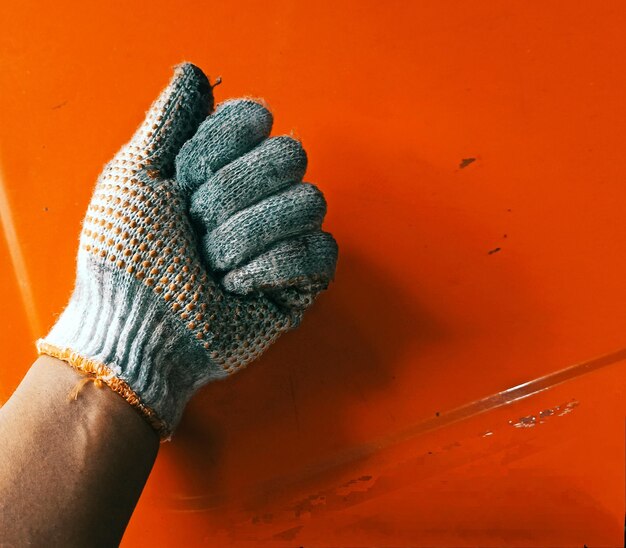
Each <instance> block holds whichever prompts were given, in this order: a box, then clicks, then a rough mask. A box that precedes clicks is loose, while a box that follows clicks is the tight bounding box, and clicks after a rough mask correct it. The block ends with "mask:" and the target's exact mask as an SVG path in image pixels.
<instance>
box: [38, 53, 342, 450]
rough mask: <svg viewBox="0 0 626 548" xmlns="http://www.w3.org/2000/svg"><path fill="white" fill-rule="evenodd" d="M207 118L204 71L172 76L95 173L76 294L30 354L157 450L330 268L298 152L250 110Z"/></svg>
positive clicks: (279, 327) (317, 197) (257, 350)
mask: <svg viewBox="0 0 626 548" xmlns="http://www.w3.org/2000/svg"><path fill="white" fill-rule="evenodd" d="M212 108H213V95H212V88H211V85H210V83H209V81H208V80H207V78H206V76H205V75H204V74H203V73H202V71H201V70H200V69H198V68H197V67H195V66H193V65H191V64H184V65H181V66H179V67H177V69H176V72H175V75H174V77H173V79H172V81H171V82H170V84H169V85H168V87H167V88H166V89H165V90H164V91H163V92H162V94H161V95H160V97H159V98H158V99H157V101H156V102H155V103H154V104H153V106H152V107H151V109H150V111H149V112H148V114H147V116H146V119H145V121H144V122H143V123H142V125H141V126H140V127H139V129H138V130H137V132H136V133H135V135H134V136H133V138H132V139H131V141H130V142H129V143H128V144H127V145H125V146H124V147H123V148H122V149H121V150H120V151H119V152H118V153H117V155H116V156H115V157H114V158H113V160H112V161H111V162H109V163H108V164H107V165H106V166H105V168H104V170H103V172H102V174H101V175H100V177H99V179H98V182H97V185H96V188H95V191H94V194H93V197H92V199H91V202H90V204H89V207H88V209H87V214H86V216H85V219H84V221H83V228H82V233H81V236H80V244H79V251H78V257H77V272H76V283H75V288H74V291H73V293H72V296H71V298H70V301H69V304H68V305H67V307H66V309H65V310H64V311H63V313H62V314H61V316H60V317H59V319H58V321H57V323H56V324H55V325H54V327H53V328H52V330H51V331H50V333H49V334H48V335H47V337H45V338H44V339H42V340H40V341H38V350H39V352H40V353H44V354H48V355H51V356H54V357H57V358H60V359H62V360H65V361H67V362H69V363H70V364H71V365H72V366H73V367H75V368H76V369H78V370H80V371H83V372H84V373H86V374H88V375H91V376H93V377H94V378H96V379H99V380H100V381H102V382H104V383H106V384H107V385H108V386H109V387H110V388H111V389H113V390H114V391H115V392H117V393H118V394H120V395H121V396H122V397H124V398H125V399H126V400H127V401H128V402H129V403H130V404H131V405H133V406H134V407H135V408H137V409H138V410H139V411H140V412H141V413H142V414H143V415H144V416H145V417H146V418H147V419H148V420H149V422H150V423H151V424H152V425H153V426H154V428H155V429H156V430H157V431H158V433H159V434H160V435H161V437H162V438H164V439H169V437H170V436H171V433H172V431H173V430H174V428H175V427H176V425H177V424H178V422H179V420H180V417H181V414H182V411H183V409H184V407H185V405H186V403H187V401H188V400H189V398H190V397H191V396H192V394H193V393H194V392H195V391H196V390H198V388H200V387H201V386H202V385H204V384H206V383H207V382H210V381H212V380H215V379H220V378H224V377H226V376H227V375H229V374H231V373H234V372H235V371H237V370H238V369H240V368H241V367H243V366H245V365H247V364H248V363H250V362H251V361H253V360H254V359H255V358H257V357H258V356H259V355H260V354H261V353H263V352H264V351H265V350H266V349H267V348H268V346H269V345H270V344H272V343H273V342H274V341H275V340H276V339H277V338H278V337H279V336H280V335H281V334H282V333H284V332H285V331H288V330H290V329H292V328H294V327H296V326H297V325H298V323H299V322H300V319H301V318H302V315H303V313H304V310H305V309H306V308H307V307H309V306H310V305H311V303H312V302H313V300H314V299H315V297H316V296H317V294H318V293H319V292H320V291H322V290H323V289H325V288H326V287H327V286H328V283H329V281H330V280H332V278H333V276H334V270H335V264H336V260H337V245H336V243H335V241H334V239H333V238H332V236H331V235H330V234H328V233H325V232H322V231H321V230H320V226H321V222H322V219H323V217H324V214H325V202H324V199H323V196H322V194H321V193H320V192H319V190H317V189H316V188H315V187H314V186H313V185H310V184H308V183H302V182H301V179H302V176H303V175H304V172H305V169H306V155H305V153H304V151H303V149H302V147H301V146H300V144H299V143H298V142H297V141H295V140H293V139H291V138H289V137H278V138H270V139H268V138H267V136H268V135H269V132H270V129H271V125H272V116H271V114H270V113H269V111H268V110H267V109H266V108H265V107H264V106H262V105H261V104H259V103H257V102H254V101H251V100H238V101H227V102H225V103H223V104H222V105H220V106H219V107H218V108H217V110H216V111H215V112H214V113H213V114H211V115H210V116H208V118H206V121H204V122H203V123H202V124H201V122H202V121H203V120H204V119H205V117H206V116H207V114H208V113H209V112H210V111H211V109H212ZM194 134H195V136H194ZM190 138H191V139H190ZM186 141H187V142H186ZM185 142H186V144H185ZM183 144H184V146H183ZM181 147H182V150H181ZM179 151H180V153H179ZM177 155H178V157H177ZM175 173H176V177H175V178H174V175H175ZM190 213H191V216H190Z"/></svg>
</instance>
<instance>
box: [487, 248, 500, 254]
mask: <svg viewBox="0 0 626 548" xmlns="http://www.w3.org/2000/svg"><path fill="white" fill-rule="evenodd" d="M501 249H502V248H501V247H496V248H494V249H492V250H490V251H489V255H493V254H494V253H497V252H498V251H500V250H501Z"/></svg>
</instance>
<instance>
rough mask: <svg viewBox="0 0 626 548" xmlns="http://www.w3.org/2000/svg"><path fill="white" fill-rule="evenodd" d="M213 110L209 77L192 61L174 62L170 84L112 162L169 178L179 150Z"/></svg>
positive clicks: (154, 175)
mask: <svg viewBox="0 0 626 548" xmlns="http://www.w3.org/2000/svg"><path fill="white" fill-rule="evenodd" d="M212 110H213V89H212V86H211V83H210V82H209V79H208V78H207V77H206V76H205V74H204V73H203V72H202V70H200V69H199V68H198V67H196V66H195V65H192V64H191V63H182V64H180V65H177V66H176V67H175V70H174V75H173V76H172V79H171V80H170V82H169V84H168V85H167V87H166V88H165V89H164V90H163V91H162V92H161V94H160V95H159V97H158V98H157V100H156V101H155V102H154V103H153V104H152V106H151V107H150V110H148V112H147V113H146V117H145V119H144V121H143V122H142V123H141V125H140V126H139V128H138V129H137V131H136V132H135V134H134V135H133V137H132V139H131V140H130V141H129V142H128V144H127V145H125V146H124V147H123V148H122V150H120V152H119V153H118V154H117V155H116V157H115V158H114V159H113V164H114V165H115V167H122V168H126V169H129V170H130V171H136V170H141V171H143V170H145V171H147V172H148V174H149V175H150V176H151V177H152V178H160V179H165V178H170V177H172V176H173V175H174V170H175V168H174V161H175V158H176V155H177V154H178V151H179V150H180V148H181V147H182V146H183V144H184V143H185V141H187V140H188V139H190V138H191V137H192V136H193V135H194V133H195V132H196V130H197V129H198V126H199V125H200V123H201V122H202V121H203V120H204V119H205V118H206V117H207V116H208V115H209V113H210V112H211V111H212Z"/></svg>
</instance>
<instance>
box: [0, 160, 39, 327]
mask: <svg viewBox="0 0 626 548" xmlns="http://www.w3.org/2000/svg"><path fill="white" fill-rule="evenodd" d="M0 223H2V231H3V232H4V237H5V238H6V242H7V246H8V248H9V254H10V256H11V265H12V266H13V272H14V274H15V278H16V279H17V286H18V288H19V292H20V297H21V299H22V305H23V306H24V311H25V313H26V319H27V321H28V327H29V328H30V331H31V336H32V338H33V339H36V338H37V337H39V336H40V335H41V328H40V323H39V316H38V314H37V309H36V307H35V300H34V298H33V291H32V287H31V284H30V278H29V276H28V270H27V268H26V262H25V261H24V254H23V253H22V248H21V246H20V241H19V237H18V235H17V230H16V229H15V222H14V220H13V213H12V211H11V205H10V204H9V199H8V196H7V192H6V186H5V180H4V172H3V170H2V164H0Z"/></svg>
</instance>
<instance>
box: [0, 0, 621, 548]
mask: <svg viewBox="0 0 626 548" xmlns="http://www.w3.org/2000/svg"><path fill="white" fill-rule="evenodd" d="M181 6H183V7H181ZM0 21H2V22H3V23H4V24H3V31H2V33H1V34H0V68H1V70H0V121H1V123H0V165H1V166H2V172H3V178H2V184H3V190H2V192H0V201H2V205H1V207H2V209H0V211H1V212H2V213H3V229H4V230H5V235H6V236H7V238H6V239H5V241H2V242H1V245H0V260H1V261H2V263H1V264H2V265H3V266H4V268H2V272H1V273H0V277H1V278H0V281H1V282H2V284H1V287H0V297H1V298H2V303H3V304H2V308H1V309H0V310H1V312H0V314H1V318H2V323H3V329H2V331H1V332H0V343H1V344H2V345H3V347H4V348H7V347H10V348H12V349H14V352H13V353H12V354H10V355H9V356H7V354H6V352H5V359H4V360H3V366H2V367H0V397H2V398H6V397H8V395H9V394H10V393H11V391H12V389H13V388H14V387H15V386H16V384H17V382H18V381H19V378H20V377H21V375H22V374H23V373H24V371H25V370H26V369H27V367H28V366H29V363H30V360H32V358H33V356H34V351H33V346H32V340H33V339H34V338H35V337H36V336H39V335H42V334H43V333H44V331H45V330H46V329H47V328H48V327H49V326H50V325H51V324H52V323H53V321H54V317H55V314H56V313H58V312H59V310H60V309H61V308H62V306H63V305H64V303H65V301H66V299H67V297H68V296H69V292H70V289H71V285H72V281H73V261H74V255H75V252H76V244H77V238H78V231H79V226H80V221H81V218H82V216H83V212H84V209H85V207H86V204H87V202H88V200H89V196H90V192H91V189H92V185H93V183H94V181H95V178H96V176H97V174H98V172H99V171H100V169H101V168H102V166H103V164H104V163H105V162H106V161H107V160H108V159H109V158H110V157H111V155H112V154H113V153H114V152H115V151H116V150H117V148H118V147H119V146H120V145H121V144H122V143H123V142H125V140H126V139H128V138H129V136H130V134H131V132H132V130H133V129H134V127H135V126H136V125H137V124H138V123H139V121H140V120H141V117H142V114H143V112H144V111H145V110H146V109H147V107H148V106H149V104H150V102H151V100H152V99H153V98H154V97H155V96H156V94H157V93H158V91H159V90H160V89H161V87H162V86H163V85H164V84H165V82H166V81H167V79H168V78H169V74H170V68H171V66H172V65H174V64H176V63H178V62H180V61H182V60H189V61H192V62H194V63H196V64H198V65H200V66H201V67H202V68H203V69H204V70H205V71H206V72H207V73H208V74H209V75H211V76H212V77H216V76H218V75H221V76H222V78H223V83H222V84H221V85H220V86H219V87H218V88H216V93H217V99H218V100H223V99H225V98H228V97H234V96H239V95H254V96H262V97H264V98H265V99H266V100H267V101H268V102H269V104H270V106H271V108H272V110H273V112H274V114H275V118H276V126H275V133H283V132H290V131H294V132H295V133H296V134H297V136H299V137H300V138H301V139H302V140H303V143H304V145H305V147H306V149H307V151H308V154H309V158H310V164H309V165H310V167H309V171H308V174H307V178H308V180H310V181H312V182H315V183H316V184H318V185H319V187H320V188H321V189H322V190H323V192H324V193H325V195H326V197H327V200H328V203H329V214H328V217H327V221H326V228H327V229H328V230H330V231H332V232H333V233H334V235H335V236H336V238H337V240H338V241H339V244H340V260H339V265H338V272H337V277H336V281H335V284H334V285H333V286H332V287H331V290H330V291H329V292H328V293H327V294H325V295H324V296H323V297H322V298H320V300H319V301H318V303H317V304H316V306H315V308H314V310H312V311H311V312H310V313H309V314H308V317H307V318H306V319H305V321H304V323H303V325H302V327H301V328H300V329H299V330H298V331H297V332H294V333H291V334H289V335H287V336H285V337H284V339H283V340H281V341H280V343H279V344H277V345H276V346H275V347H273V348H272V349H271V350H270V351H269V352H268V354H267V355H266V356H265V357H264V358H262V359H261V360H260V361H259V363H256V364H254V366H253V367H251V368H249V369H248V370H246V371H244V372H242V373H241V374H239V375H237V376H236V377H235V378H232V379H230V380H228V381H227V382H223V383H220V384H218V385H214V386H211V387H208V388H207V389H206V390H205V391H203V392H202V394H201V395H200V396H198V398H197V399H196V400H195V401H194V402H193V404H192V405H191V407H190V409H189V411H188V413H187V415H186V418H185V420H184V422H183V425H182V427H181V430H180V432H179V435H178V436H177V437H176V438H175V440H174V442H173V443H171V444H169V445H167V446H164V447H163V451H162V453H161V455H160V457H159V460H158V462H157V466H156V469H155V473H154V475H153V477H152V478H151V480H150V482H149V484H148V486H147V490H146V496H145V497H144V499H142V502H141V503H140V506H139V508H138V510H137V512H136V516H135V520H134V522H133V523H132V524H131V526H130V528H129V531H128V535H127V539H126V545H127V546H144V545H153V546H154V545H163V546H167V545H170V546H171V545H176V544H177V543H179V542H182V540H184V541H185V542H186V543H187V545H190V546H191V545H202V544H203V543H206V542H208V541H210V540H211V539H212V540H213V542H214V543H215V545H220V546H227V545H249V546H257V545H260V546H264V545H274V544H277V545H281V546H282V545H285V546H291V545H294V546H295V545H298V546H299V545H315V546H331V545H334V546H337V545H340V546H345V545H358V546H369V545H374V544H378V545H381V544H383V545H394V546H418V545H419V546H422V545H424V546H426V545H429V546H434V545H437V546H450V545H455V546H475V545H478V544H481V545H490V546H491V545H493V546H504V545H507V546H530V545H536V546H545V545H547V544H546V543H548V541H549V542H550V543H551V544H550V545H554V546H556V545H558V546H561V545H563V546H569V545H570V544H569V543H571V545H572V546H573V545H576V546H582V545H583V543H587V544H589V545H591V544H593V543H595V544H596V545H605V546H617V545H619V544H620V543H621V542H622V539H623V515H624V514H623V509H624V506H623V492H624V465H623V462H624V459H623V451H624V450H623V434H624V431H623V424H624V423H623V418H624V404H623V401H624V398H623V388H624V385H625V384H626V383H624V381H625V380H626V379H625V376H626V375H625V368H624V365H623V361H620V360H621V358H619V359H618V358H616V359H614V360H609V362H610V363H611V364H613V365H607V366H606V367H603V368H601V369H599V370H597V371H596V372H594V373H590V374H588V375H586V376H583V377H578V373H577V374H576V375H573V378H572V379H571V380H569V381H568V382H567V383H566V385H565V387H564V386H561V387H560V388H557V389H554V391H549V392H548V395H550V394H553V397H552V396H550V397H547V396H546V395H545V394H543V395H540V396H537V397H533V398H530V399H529V400H525V401H524V402H522V403H519V404H515V405H521V406H522V407H523V406H527V408H520V409H519V413H518V414H517V416H523V415H527V414H529V413H534V412H538V411H539V410H540V407H538V406H540V405H545V406H547V407H548V408H553V407H554V406H556V405H559V404H562V403H563V402H564V401H570V400H571V399H575V400H576V401H579V402H581V403H580V405H579V406H577V407H576V409H575V410H574V411H573V412H572V413H570V414H567V415H564V416H563V417H560V418H558V419H554V420H552V421H551V422H550V423H548V422H546V424H545V425H537V426H536V427H535V428H534V429H531V430H532V434H529V433H528V432H526V431H525V430H524V431H523V430H520V429H515V428H514V427H512V426H511V425H509V424H508V421H509V420H510V419H511V418H514V416H515V415H516V413H513V415H511V416H509V415H510V413H508V412H507V413H508V414H507V413H504V412H503V411H501V410H500V411H499V410H497V409H495V410H493V411H490V412H489V413H487V414H486V415H481V416H480V417H477V416H475V413H474V412H473V411H472V412H471V413H469V415H471V416H470V417H469V418H467V419H466V420H465V422H461V423H455V422H452V421H449V422H445V423H444V425H443V426H444V427H443V428H438V429H437V430H436V432H434V433H433V432H432V431H431V427H433V428H434V427H438V426H441V425H438V424H437V423H436V422H435V423H433V422H432V421H433V420H435V419H434V418H437V415H436V413H439V417H442V416H443V417H445V416H449V415H446V413H447V412H449V411H450V410H452V409H455V408H457V407H459V406H462V405H465V404H468V403H471V402H473V401H475V400H477V399H479V398H481V397H484V396H488V395H490V394H494V393H497V392H499V391H501V390H505V389H507V388H510V387H512V386H516V385H518V384H520V383H523V382H526V381H530V380H532V379H536V378H538V377H541V376H543V375H547V374H549V373H551V372H554V371H556V370H560V369H563V368H565V367H568V366H571V365H573V364H576V363H578V362H582V361H584V360H588V359H594V358H596V357H598V356H600V355H602V354H605V353H607V352H610V351H613V350H617V349H621V348H623V347H624V346H626V328H625V327H626V306H625V303H626V284H624V277H625V275H626V218H625V216H624V214H623V213H624V207H625V205H626V187H625V185H624V173H626V154H624V135H625V130H626V127H625V124H624V120H625V119H626V102H625V100H624V89H625V88H626V70H624V61H625V54H626V42H624V28H626V5H624V4H622V3H620V2H575V3H563V2H556V1H548V2H527V3H518V2H496V1H483V0H481V1H473V2H452V1H438V2H426V1H419V2H417V1H415V2H410V1H405V2H371V1H362V2H357V1H354V0H352V1H348V0H336V1H334V2H296V1H286V0H277V1H269V2H263V3H261V2H250V1H247V0H245V1H240V2H236V3H230V2H229V3H225V2H224V3H211V4H207V3H205V2H195V1H194V2H186V3H182V2H181V3H174V2H165V1H162V0H156V1H152V2H143V1H142V2H119V1H113V2H108V3H107V4H106V7H105V6H104V4H101V3H85V2H72V1H69V0H60V1H57V2H54V3H43V2H34V1H30V0H29V1H25V2H19V3H9V2H4V3H3V4H2V6H0ZM469 158H473V159H474V161H473V162H471V163H468V165H466V166H465V167H461V164H462V162H463V159H469ZM465 163H467V162H465ZM7 212H10V213H11V217H10V218H8V217H7V215H6V213H7ZM496 249H497V250H498V251H495V250H496ZM490 252H491V253H490ZM20 257H22V258H23V261H21V260H20ZM16 273H17V274H18V277H19V280H20V283H19V284H18V281H17V278H18V277H16ZM24 275H26V277H25V276H24ZM20 288H21V289H20ZM13 354H14V355H13ZM576 371H578V370H576ZM583 371H584V368H583V369H581V370H580V371H578V372H579V373H580V372H583ZM566 388H567V389H566ZM559 390H561V391H564V392H563V393H561V392H559ZM546 397H547V399H546V401H543V400H541V401H539V400H537V399H536V398H546ZM561 400H563V401H561ZM516 409H517V408H516ZM533 410H534V411H533ZM512 411H513V410H511V412H512ZM516 412H517V411H516ZM433 417H434V418H433ZM424 421H426V423H424ZM429 421H430V422H429ZM468 421H469V422H468ZM472 421H479V423H480V424H479V423H474V422H472ZM481 421H482V422H481ZM420 424H426V425H427V427H424V428H421V427H420V428H421V430H420V428H418V429H417V430H416V431H415V432H414V434H412V435H411V436H410V438H411V441H410V443H409V442H407V443H408V444H409V446H406V447H405V446H404V445H402V444H400V446H397V444H395V442H394V444H391V442H389V443H387V442H385V441H384V440H386V439H388V437H389V436H391V437H393V436H394V435H395V434H396V433H399V432H404V431H406V430H407V429H408V430H410V429H411V428H413V425H420ZM483 428H484V429H485V430H490V431H491V430H493V432H494V433H495V432H500V435H501V438H500V439H501V440H504V441H500V442H497V443H501V444H503V445H497V443H496V442H494V441H493V438H495V434H494V436H491V435H490V436H487V437H483V436H478V435H477V434H478V433H480V432H481V431H483ZM498 428H500V430H498ZM540 428H541V429H540ZM550 429H551V430H550ZM475 430H476V432H474V431H475ZM428 432H430V433H428ZM474 434H476V437H475V436H474ZM437 436H439V437H437ZM523 436H527V437H523ZM528 436H531V437H530V438H529V437H528ZM440 438H441V439H440ZM381 440H383V441H381ZM455 443H458V444H460V445H454V444H455ZM493 443H496V445H493ZM416 444H417V445H416ZM576 444H578V445H576ZM431 445H432V447H434V448H435V450H432V451H431V453H433V454H437V451H439V453H441V454H442V455H444V458H443V460H442V461H441V462H439V463H438V464H437V465H436V466H435V467H434V468H432V467H431V468H429V467H428V466H427V464H426V463H425V461H424V458H426V457H423V458H422V457H419V455H428V454H429V453H428V451H429V449H428V447H431ZM417 446H419V447H421V449H419V450H418V449H416V447H417ZM364 447H365V448H368V450H367V451H365V453H363V452H362V451H363V448H364ZM442 447H446V448H447V449H441V448H442ZM461 447H463V448H464V449H463V450H461ZM437 448H439V449H437ZM360 451H361V452H360ZM455 451H456V453H455ZM463 451H465V452H463ZM579 452H582V453H585V454H587V455H588V456H589V458H588V459H587V460H585V459H580V458H578V457H580V455H578V453H579ZM573 454H574V455H578V457H577V458H578V460H576V459H575V458H573V457H572V455H573ZM346 455H347V456H346ZM416 455H418V456H417V457H416ZM529 455H531V456H529ZM420 458H421V460H420ZM573 461H575V462H573ZM472 463H473V464H472ZM566 463H569V464H566ZM568 466H569V468H568ZM520 470H521V472H520ZM368 477H369V478H370V479H365V480H363V479H361V480H359V478H368ZM352 480H354V482H353V483H350V481H352ZM345 485H347V487H345ZM485 486H488V487H489V490H488V491H485V488H484V487H485ZM355 490H356V491H355ZM354 492H356V493H357V495H356V496H354ZM320 493H322V494H320ZM342 493H347V494H342ZM359 493H361V494H359ZM563 493H567V496H565V495H564V494H563ZM330 494H332V496H331V495H330ZM316 497H317V498H316ZM319 497H323V498H319ZM524 497H525V498H524ZM533 497H536V499H533ZM522 498H524V500H526V499H528V500H529V502H528V503H527V504H521V503H520V502H519V501H520V500H522ZM344 499H345V500H344ZM533 500H535V502H533ZM536 500H541V501H542V502H541V503H540V504H539V503H536ZM590 508H592V509H593V511H592V510H590ZM499 509H500V510H501V511H500V512H499V511H498V510H499ZM564 509H568V511H565V510H564Z"/></svg>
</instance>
